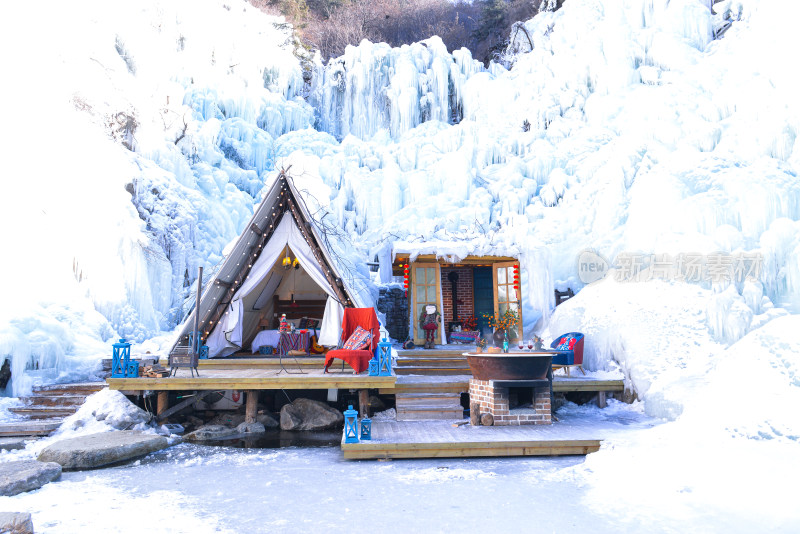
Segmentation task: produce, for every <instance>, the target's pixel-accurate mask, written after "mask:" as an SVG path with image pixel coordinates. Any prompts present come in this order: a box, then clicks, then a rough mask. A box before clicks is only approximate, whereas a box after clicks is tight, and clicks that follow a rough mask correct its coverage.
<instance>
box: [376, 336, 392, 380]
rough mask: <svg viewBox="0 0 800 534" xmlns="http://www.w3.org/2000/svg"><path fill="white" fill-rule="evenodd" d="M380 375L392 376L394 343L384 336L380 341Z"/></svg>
mask: <svg viewBox="0 0 800 534" xmlns="http://www.w3.org/2000/svg"><path fill="white" fill-rule="evenodd" d="M378 369H379V371H378V375H379V376H392V344H391V343H390V342H389V341H387V340H386V338H383V339H382V340H381V342H380V343H378Z"/></svg>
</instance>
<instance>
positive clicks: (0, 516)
mask: <svg viewBox="0 0 800 534" xmlns="http://www.w3.org/2000/svg"><path fill="white" fill-rule="evenodd" d="M0 532H9V533H13V534H33V520H32V519H31V514H28V513H24V512H0Z"/></svg>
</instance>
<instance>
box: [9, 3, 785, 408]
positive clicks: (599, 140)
mask: <svg viewBox="0 0 800 534" xmlns="http://www.w3.org/2000/svg"><path fill="white" fill-rule="evenodd" d="M8 9H10V10H11V9H13V10H15V11H14V13H13V15H15V16H16V18H24V17H30V16H34V12H33V11H32V10H33V9H39V8H38V7H37V8H34V7H33V6H27V5H15V6H14V7H13V8H8ZM47 9H48V10H50V12H51V13H52V15H53V16H52V17H51V19H52V20H50V18H49V19H48V21H43V22H42V24H41V26H40V27H38V28H37V29H36V31H33V32H24V33H21V32H20V31H19V30H18V29H14V28H7V30H8V31H3V32H2V34H3V39H6V40H10V41H9V42H13V43H15V46H17V47H18V48H20V49H22V50H25V51H26V54H20V55H19V56H18V57H15V58H13V59H12V60H13V61H15V62H19V63H20V64H16V63H15V64H14V65H12V67H16V68H17V69H18V71H19V72H23V71H25V72H29V71H30V69H27V70H24V67H25V66H26V65H29V64H36V65H38V67H37V68H36V69H34V70H33V72H31V74H30V77H29V80H27V81H28V82H29V83H26V84H24V87H23V86H22V85H20V86H19V87H17V86H12V87H9V88H4V91H6V90H7V91H9V94H8V97H7V100H8V101H11V102H15V103H17V104H16V105H14V106H12V108H13V109H10V110H9V117H8V119H9V120H8V124H14V125H15V126H16V129H15V140H13V141H12V143H11V144H8V143H6V144H5V146H6V147H9V146H11V147H13V150H14V152H15V157H13V158H8V160H9V163H8V165H10V167H8V168H7V169H6V171H7V172H6V173H5V175H6V176H9V177H13V178H12V179H8V178H6V182H4V189H5V191H4V193H5V194H4V195H3V200H2V202H3V206H2V207H3V209H2V210H0V212H1V213H2V217H3V227H4V228H14V229H18V230H15V231H11V232H4V235H3V241H4V242H3V244H2V248H3V250H6V251H13V256H14V257H15V258H19V259H15V260H12V261H10V262H9V261H6V262H5V265H6V267H5V269H8V274H7V276H4V279H5V280H13V281H14V283H13V284H11V285H12V286H13V287H10V288H9V290H10V293H9V298H8V299H7V300H6V301H5V304H4V308H3V309H2V310H0V314H2V315H0V357H2V358H11V360H12V362H13V367H14V369H15V373H14V379H13V382H12V387H11V389H10V390H9V392H10V393H13V394H15V395H19V394H21V393H22V392H23V391H24V390H25V389H26V388H28V387H30V384H31V383H32V382H33V381H35V380H39V379H44V378H40V377H37V376H36V375H35V373H40V374H43V375H47V379H55V378H57V377H58V376H60V375H64V374H65V373H73V374H74V373H75V372H77V371H76V370H78V369H80V370H81V372H83V371H86V372H88V369H86V368H88V367H89V366H90V365H91V364H92V363H93V362H96V361H97V359H98V356H101V355H102V356H105V357H108V353H109V352H110V348H109V345H110V342H111V340H112V339H114V338H116V337H117V336H123V337H126V338H129V339H132V340H134V341H135V342H136V343H138V344H137V345H135V346H134V352H136V351H143V350H144V349H145V347H148V348H152V349H153V350H155V349H156V348H157V345H158V342H153V341H148V340H150V339H151V338H154V336H156V337H155V339H158V340H161V341H162V342H164V343H167V342H168V338H169V332H170V331H171V330H172V329H173V328H174V327H175V325H176V323H177V322H178V321H180V320H181V318H182V317H183V316H184V315H185V313H186V311H187V309H188V308H189V307H190V306H191V305H192V303H191V300H190V299H189V300H188V301H187V300H185V299H186V298H187V296H190V295H191V294H192V290H191V286H192V284H193V283H195V277H196V271H197V267H199V266H203V267H205V268H206V269H207V270H211V269H213V267H214V265H216V264H217V263H218V262H219V260H220V259H221V257H222V255H223V251H224V248H225V246H226V244H228V243H229V242H230V241H231V240H232V239H234V238H235V237H236V236H237V235H238V234H239V232H240V231H241V230H242V227H243V225H244V224H245V223H246V221H247V220H248V218H249V217H250V215H251V214H252V211H253V207H254V205H255V204H256V203H257V202H259V200H260V194H261V192H262V190H263V188H264V185H265V184H267V183H269V181H270V180H271V179H273V177H274V176H275V171H276V169H278V168H281V167H283V168H286V167H288V166H290V165H291V166H292V171H291V172H292V174H293V175H294V176H295V179H296V180H297V181H298V183H299V184H300V187H299V188H300V189H301V190H302V191H304V192H305V193H304V194H306V195H307V200H308V202H310V203H311V204H313V205H314V206H315V207H320V208H324V209H325V210H327V211H329V212H330V215H329V216H327V217H328V219H327V220H328V221H333V222H335V224H336V225H338V226H339V227H340V228H341V229H343V231H344V233H345V234H346V235H347V237H349V239H350V241H351V242H352V246H351V247H349V250H350V252H351V254H352V256H353V258H354V260H355V261H357V262H363V261H364V260H365V259H369V260H371V259H372V257H373V256H374V255H379V257H380V258H381V261H382V262H383V263H386V262H387V261H388V260H389V257H388V255H389V254H390V249H389V248H388V246H387V243H392V242H393V243H394V245H395V247H396V248H405V249H408V250H410V251H412V252H413V253H415V254H416V253H425V252H437V253H439V254H442V255H448V256H452V257H460V256H463V255H466V254H470V253H473V254H488V253H493V254H499V255H505V254H510V255H515V256H519V257H520V258H521V262H522V267H523V275H522V280H523V293H524V295H525V306H526V307H525V310H524V315H525V317H526V325H525V327H526V330H527V331H528V332H531V331H533V330H534V329H535V330H536V331H537V332H541V331H543V329H548V330H545V331H549V333H550V334H553V335H555V334H557V333H558V332H557V331H558V330H560V329H582V330H584V331H586V332H591V333H592V334H593V335H594V338H592V337H591V336H587V354H586V357H587V366H588V367H590V368H593V369H607V368H609V367H610V366H611V365H612V362H614V364H615V365H619V366H620V367H621V368H623V370H624V371H625V373H626V378H627V379H628V380H629V385H630V386H631V388H632V389H634V390H635V391H636V393H637V394H638V395H639V396H640V398H643V399H645V401H647V399H648V397H649V398H650V408H649V410H650V411H651V413H657V414H660V415H662V416H664V417H678V416H679V414H680V413H682V402H681V401H680V400H678V395H677V394H673V393H671V392H672V391H677V390H672V389H671V387H673V386H671V385H670V384H673V383H674V382H676V381H672V380H671V379H670V376H671V375H670V373H677V375H676V376H677V377H678V378H680V377H681V376H683V375H681V373H682V372H683V371H681V369H682V368H683V367H682V366H684V364H685V365H689V364H690V362H691V365H689V366H690V367H691V366H694V365H696V366H697V368H696V369H691V372H693V373H694V372H696V374H697V376H701V375H702V374H703V373H704V372H705V371H706V370H707V366H708V365H709V361H710V358H712V357H713V356H715V355H717V354H719V353H720V351H724V350H726V348H727V347H729V346H731V345H733V344H735V343H736V342H737V341H739V340H740V339H742V338H744V337H746V336H748V335H750V334H751V333H753V332H757V331H758V330H759V329H761V328H764V327H765V325H768V324H769V323H770V322H771V321H772V320H773V319H775V318H776V317H780V316H781V315H786V314H787V313H797V312H798V306H799V304H798V303H799V302H800V223H799V222H798V220H800V181H798V179H797V171H798V167H800V150H798V146H800V145H798V141H797V132H798V131H800V112H799V110H798V104H797V101H796V98H794V94H793V89H794V88H795V87H796V86H797V84H796V83H795V82H796V79H795V76H796V75H795V73H794V72H793V70H792V69H790V68H787V65H786V63H785V62H784V61H783V60H782V59H781V58H780V54H775V50H792V49H794V48H796V42H795V41H796V40H795V38H794V37H793V36H794V35H795V33H796V32H794V31H793V29H792V27H791V22H790V21H791V20H793V19H794V17H793V16H791V15H792V14H793V13H796V11H797V9H798V8H797V6H796V5H795V4H794V3H792V2H772V3H762V2H755V1H740V2H732V1H727V2H720V3H716V4H714V6H713V11H712V10H711V9H710V8H709V6H708V3H707V2H701V1H699V0H681V1H674V0H673V1H671V2H667V1H666V0H656V1H652V0H631V1H628V2H602V1H600V0H571V1H570V2H567V3H565V5H564V7H563V8H561V9H559V10H558V11H555V12H543V13H541V14H539V15H538V16H536V17H535V18H533V19H532V20H530V21H525V22H523V23H521V24H519V25H518V26H517V28H516V31H515V33H514V40H513V42H512V44H511V46H510V47H509V52H508V54H507V55H506V56H505V57H503V58H501V60H500V61H498V62H494V63H492V64H491V65H489V66H488V67H486V68H485V67H484V66H483V65H481V64H480V63H479V62H477V61H475V60H474V59H473V58H472V57H471V55H470V53H469V51H467V50H465V49H462V50H456V51H453V52H448V51H447V50H446V49H445V48H444V46H443V44H442V42H441V40H440V39H438V38H437V37H432V38H430V39H427V40H425V41H423V42H420V43H415V44H412V45H409V46H403V47H401V48H391V47H389V46H387V45H385V44H381V43H370V42H367V41H364V42H362V43H360V44H359V45H358V46H351V47H348V48H347V50H346V52H345V54H344V56H342V57H340V58H334V59H332V60H331V61H329V62H328V63H327V64H326V65H323V64H322V63H321V62H320V61H319V58H318V57H315V56H312V55H310V54H308V53H307V52H306V51H305V50H304V49H302V47H299V46H297V45H296V44H295V43H294V41H293V39H292V36H291V32H290V29H289V28H287V27H286V25H285V24H284V23H283V21H282V20H281V19H274V18H270V17H268V16H266V15H264V14H263V13H260V12H259V11H258V10H256V9H254V8H252V7H250V6H249V5H248V4H247V3H241V2H240V3H223V2H219V1H214V0H205V1H202V2H191V3H189V2H175V3H170V4H168V5H164V4H162V3H135V4H130V3H123V2H92V3H91V5H89V6H86V7H85V9H86V10H88V11H87V12H89V11H91V13H93V15H92V17H85V16H82V15H81V14H80V13H74V12H73V11H71V10H70V9H68V8H67V7H65V6H63V5H61V4H59V3H56V2H54V3H52V5H47ZM12 18H14V17H4V19H5V20H10V19H12ZM56 21H58V22H56ZM61 21H70V24H63V23H62V22H61ZM67 28H68V29H67ZM725 28H727V29H726V31H725V33H724V34H721V33H720V32H721V31H722V30H723V29H725ZM231 35H236V39H231V38H230V36H231ZM75 36H79V38H75ZM54 80H56V81H54ZM42 124H48V125H57V126H58V127H59V128H60V130H61V131H60V133H61V135H59V139H58V142H53V143H48V144H47V145H43V144H42V143H40V142H38V141H36V142H33V140H38V139H41V137H42V135H43V131H44V130H43V129H42V127H41V125H42ZM43 146H46V147H47V156H48V161H49V162H53V163H51V164H50V165H46V166H41V165H35V164H34V162H37V161H41V160H42V157H41V151H42V150H41V149H42V147H43ZM587 249H591V250H593V251H595V252H596V253H597V254H598V255H599V256H602V257H604V258H607V259H608V260H609V261H613V259H614V258H615V257H618V255H619V254H620V253H624V252H629V253H630V252H632V253H637V254H642V255H645V256H646V257H648V258H650V257H651V256H650V255H653V254H669V255H672V256H676V255H679V254H682V253H697V254H705V255H708V254H714V253H722V254H727V255H742V254H746V255H758V256H759V257H760V258H762V259H763V263H762V264H761V269H760V270H759V272H758V273H757V274H756V276H754V277H752V278H753V279H751V280H746V281H745V280H741V281H737V282H735V283H731V282H724V281H723V282H721V283H712V282H710V281H708V280H703V281H699V282H698V283H696V284H685V283H682V282H676V281H673V282H663V281H658V280H656V281H649V282H640V283H627V284H622V283H618V284H617V283H614V282H611V281H610V280H606V281H603V282H600V283H598V285H597V286H591V287H584V286H585V284H584V283H583V282H582V281H581V279H580V278H579V277H578V273H577V258H578V256H579V254H580V253H581V252H582V251H584V250H587ZM651 267H652V266H651ZM5 269H4V274H6V273H5ZM645 272H647V271H645ZM609 276H613V271H612V273H611V274H610V275H609ZM387 281H388V280H387ZM567 287H570V288H572V289H574V290H577V291H578V296H577V297H576V298H575V301H574V302H573V303H570V304H569V305H564V307H563V308H562V307H559V309H558V310H557V311H556V312H555V315H553V316H552V319H551V315H552V314H553V311H554V301H553V289H566V288H567ZM674 295H679V296H681V300H674V299H668V300H669V302H671V303H672V304H670V305H669V306H666V307H665V306H664V305H663V302H664V298H663V297H664V296H670V297H671V296H674ZM611 303H614V304H613V306H611V307H610V308H609V306H610V305H611ZM614 306H619V311H620V313H621V314H622V315H621V316H622V317H628V318H629V319H630V320H629V321H628V324H629V325H631V324H637V325H639V327H638V330H637V331H633V329H632V328H630V327H629V326H626V325H624V324H623V322H624V321H623V320H621V319H620V318H619V317H618V316H616V315H615V313H616V311H617V310H616V309H615V308H614ZM662 308H663V310H668V311H669V313H668V312H667V311H661V310H662ZM653 310H655V311H653ZM671 317H673V318H674V317H682V318H681V319H680V320H675V321H674V322H672V323H670V324H669V325H667V326H666V327H663V325H664V324H665V323H664V321H668V320H671V319H670V318H671ZM626 321H627V319H626ZM659 328H661V331H659ZM648 333H652V335H651V337H653V338H656V339H657V340H658V343H657V352H656V354H660V355H667V354H673V348H674V347H673V342H674V340H675V339H684V340H688V339H691V340H694V341H693V342H692V343H689V342H688V341H687V342H686V343H685V344H682V345H680V347H681V348H680V350H678V351H677V352H674V353H675V354H678V356H675V357H674V358H669V357H666V358H664V362H665V363H664V364H663V365H656V364H654V363H653V362H648V361H647V360H646V359H645V356H647V357H651V356H652V355H653V348H652V346H649V345H648V344H647V343H646V340H645V339H642V336H646V335H648ZM159 336H161V337H159ZM592 339H593V340H592ZM148 343H149V345H148ZM697 353H701V354H702V357H696V355H697ZM695 360H697V361H695ZM674 387H676V388H677V387H678V386H674Z"/></svg>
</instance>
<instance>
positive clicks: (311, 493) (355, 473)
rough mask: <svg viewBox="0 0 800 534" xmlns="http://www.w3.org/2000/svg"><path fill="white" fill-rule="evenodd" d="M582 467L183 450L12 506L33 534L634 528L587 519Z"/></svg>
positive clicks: (86, 476)
mask: <svg viewBox="0 0 800 534" xmlns="http://www.w3.org/2000/svg"><path fill="white" fill-rule="evenodd" d="M582 462H583V458H582V457H568V458H557V459H543V458H533V459H525V458H506V459H468V460H450V459H445V460H435V459H434V460H413V461H405V460H404V461H392V462H375V461H363V462H352V461H345V460H342V459H341V452H340V451H339V450H338V448H336V447H324V448H286V449H277V450H268V449H250V450H247V449H233V448H227V447H204V446H197V445H189V444H183V445H178V446H176V447H174V448H172V449H169V450H167V451H165V452H163V453H160V454H154V455H151V456H150V457H148V458H147V459H145V460H143V461H141V462H138V463H136V464H135V465H128V466H123V467H115V468H110V469H104V470H99V471H93V472H81V473H65V474H64V476H63V479H62V480H61V481H60V482H58V483H55V484H50V485H48V486H46V487H44V488H42V489H41V490H39V491H38V492H35V493H31V494H27V495H24V496H20V497H17V498H14V500H15V501H16V502H15V503H14V504H15V505H16V508H20V509H29V510H30V511H32V512H33V513H34V522H35V526H36V529H37V532H104V531H106V532H137V533H138V532H193V533H200V532H300V531H303V532H323V531H324V532H352V531H353V530H354V529H360V528H361V527H367V526H368V527H369V530H370V531H375V532H409V531H413V530H416V529H422V530H423V531H425V532H431V531H442V532H444V531H446V532H452V531H456V530H460V531H464V530H466V531H479V530H483V531H486V529H489V531H493V532H511V531H515V530H517V529H519V527H520V524H521V523H520V522H521V521H525V522H526V523H527V524H529V525H530V526H531V527H532V530H534V531H538V532H568V531H573V530H575V529H577V528H579V527H581V526H591V527H592V530H593V531H594V532H633V531H636V530H637V526H636V525H629V524H626V523H625V522H624V521H622V520H621V519H620V518H615V517H607V516H603V515H600V514H596V513H590V512H587V510H586V507H585V505H584V504H583V502H582V501H583V497H584V495H585V492H584V490H583V488H582V484H581V483H579V482H578V481H577V480H575V478H574V476H572V475H571V474H570V468H571V467H573V466H575V465H578V464H580V463H582ZM9 504H10V503H8V502H6V503H5V505H6V507H8V505H9ZM536 512H544V514H543V515H541V516H539V517H536V518H534V517H532V514H534V513H536ZM533 527H535V528H533Z"/></svg>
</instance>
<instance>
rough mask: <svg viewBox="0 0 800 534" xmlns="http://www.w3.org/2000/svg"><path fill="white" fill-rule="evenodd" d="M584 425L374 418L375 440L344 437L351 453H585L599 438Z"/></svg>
mask: <svg viewBox="0 0 800 534" xmlns="http://www.w3.org/2000/svg"><path fill="white" fill-rule="evenodd" d="M590 434H591V431H587V430H586V429H581V428H580V427H576V426H571V425H566V424H561V423H554V424H553V425H525V426H499V427H498V426H492V427H485V426H478V427H473V426H470V425H469V424H467V425H463V426H459V427H453V426H452V422H451V421H373V423H372V435H373V439H372V440H370V441H361V442H360V443H344V439H342V444H341V448H342V453H343V455H344V458H345V459H348V460H357V459H387V458H460V457H480V456H562V455H585V454H589V453H592V452H596V451H597V450H599V448H600V441H601V440H599V439H595V438H596V436H591V435H590Z"/></svg>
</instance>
